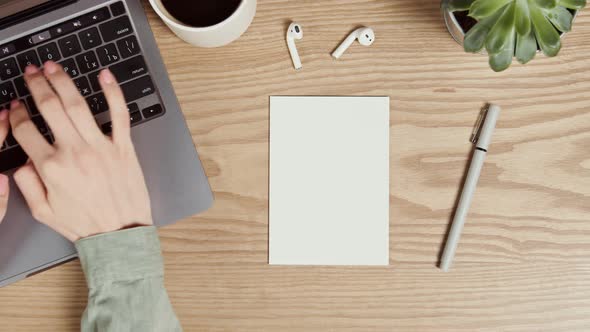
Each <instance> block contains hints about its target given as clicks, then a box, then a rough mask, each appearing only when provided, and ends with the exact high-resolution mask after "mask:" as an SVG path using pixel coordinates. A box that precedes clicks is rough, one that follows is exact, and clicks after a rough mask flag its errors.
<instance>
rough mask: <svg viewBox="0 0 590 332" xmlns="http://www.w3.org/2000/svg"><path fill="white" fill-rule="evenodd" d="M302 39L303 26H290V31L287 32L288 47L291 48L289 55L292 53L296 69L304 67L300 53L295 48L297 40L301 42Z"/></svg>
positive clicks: (293, 24)
mask: <svg viewBox="0 0 590 332" xmlns="http://www.w3.org/2000/svg"><path fill="white" fill-rule="evenodd" d="M301 38H303V30H302V29H301V25H299V24H297V23H295V22H293V23H291V25H289V30H287V46H288V47H289V53H291V59H292V60H293V66H294V67H295V69H300V68H301V67H302V65H301V59H300V58H299V53H298V52H297V47H296V46H295V39H297V40H299V39H301Z"/></svg>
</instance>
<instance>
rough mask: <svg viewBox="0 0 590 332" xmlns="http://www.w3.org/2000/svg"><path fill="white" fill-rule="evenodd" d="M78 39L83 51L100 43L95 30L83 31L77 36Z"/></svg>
mask: <svg viewBox="0 0 590 332" xmlns="http://www.w3.org/2000/svg"><path fill="white" fill-rule="evenodd" d="M78 37H80V42H81V43H82V46H83V47H84V49H85V50H88V49H91V48H93V47H96V46H98V45H100V44H101V43H102V40H100V35H99V34H98V29H97V28H90V29H87V30H84V31H82V32H80V33H79V34H78Z"/></svg>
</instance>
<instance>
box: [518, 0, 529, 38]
mask: <svg viewBox="0 0 590 332" xmlns="http://www.w3.org/2000/svg"><path fill="white" fill-rule="evenodd" d="M515 6H516V8H515V9H514V10H515V17H516V22H515V25H516V32H518V34H519V35H521V36H526V35H528V34H529V33H530V32H531V18H530V16H529V5H528V3H527V0H516V2H515Z"/></svg>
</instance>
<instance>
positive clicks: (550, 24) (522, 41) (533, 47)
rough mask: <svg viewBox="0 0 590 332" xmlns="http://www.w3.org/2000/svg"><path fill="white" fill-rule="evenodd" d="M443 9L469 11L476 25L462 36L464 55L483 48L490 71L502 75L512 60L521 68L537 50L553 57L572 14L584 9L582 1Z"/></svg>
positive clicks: (516, 0)
mask: <svg viewBox="0 0 590 332" xmlns="http://www.w3.org/2000/svg"><path fill="white" fill-rule="evenodd" d="M443 6H445V7H446V8H447V9H448V10H450V11H452V12H456V11H469V14H468V15H469V16H470V17H472V18H473V19H475V20H477V24H475V25H474V26H473V27H472V28H471V29H470V30H469V31H468V32H467V33H466V34H465V40H464V42H463V46H464V48H465V51H466V52H473V53H477V52H480V51H481V50H482V49H483V48H484V47H485V49H486V51H487V53H488V55H489V58H490V67H492V69H493V70H494V71H502V70H505V69H506V68H508V67H510V64H511V63H512V58H513V57H514V56H515V57H516V59H517V60H518V61H519V62H520V63H523V64H524V63H527V62H529V61H531V60H532V59H533V58H534V57H535V54H536V53H537V50H538V49H541V51H543V53H545V55H547V56H550V57H553V56H556V55H557V53H559V50H560V49H561V38H560V37H561V33H563V32H568V31H570V30H571V28H572V21H573V14H572V13H573V12H575V11H577V10H580V9H582V8H584V7H585V6H586V0H444V1H443ZM560 32H561V33H560Z"/></svg>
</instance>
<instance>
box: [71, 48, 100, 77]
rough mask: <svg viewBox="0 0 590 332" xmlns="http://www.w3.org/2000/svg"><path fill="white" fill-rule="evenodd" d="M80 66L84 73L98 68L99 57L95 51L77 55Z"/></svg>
mask: <svg viewBox="0 0 590 332" xmlns="http://www.w3.org/2000/svg"><path fill="white" fill-rule="evenodd" d="M76 62H77V63H78V68H79V69H80V72H81V73H82V74H86V73H88V72H90V71H93V70H95V69H98V67H99V65H98V59H96V55H95V54H94V52H93V51H89V52H86V53H82V54H80V55H78V56H77V57H76Z"/></svg>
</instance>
